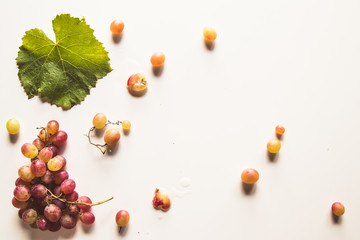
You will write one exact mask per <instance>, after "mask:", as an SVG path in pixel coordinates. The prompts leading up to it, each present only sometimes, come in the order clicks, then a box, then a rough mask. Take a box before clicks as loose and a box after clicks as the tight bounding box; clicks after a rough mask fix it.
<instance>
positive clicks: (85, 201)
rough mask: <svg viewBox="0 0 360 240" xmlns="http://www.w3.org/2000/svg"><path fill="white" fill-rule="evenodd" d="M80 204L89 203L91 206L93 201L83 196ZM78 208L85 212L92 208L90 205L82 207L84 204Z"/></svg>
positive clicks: (80, 198)
mask: <svg viewBox="0 0 360 240" xmlns="http://www.w3.org/2000/svg"><path fill="white" fill-rule="evenodd" d="M78 202H79V203H89V204H91V203H92V201H91V199H90V198H89V197H87V196H81V197H79V198H78ZM78 207H79V208H80V209H81V210H83V211H89V210H90V209H91V206H88V205H82V204H79V205H78Z"/></svg>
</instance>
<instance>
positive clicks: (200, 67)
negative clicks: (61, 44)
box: [0, 0, 360, 240]
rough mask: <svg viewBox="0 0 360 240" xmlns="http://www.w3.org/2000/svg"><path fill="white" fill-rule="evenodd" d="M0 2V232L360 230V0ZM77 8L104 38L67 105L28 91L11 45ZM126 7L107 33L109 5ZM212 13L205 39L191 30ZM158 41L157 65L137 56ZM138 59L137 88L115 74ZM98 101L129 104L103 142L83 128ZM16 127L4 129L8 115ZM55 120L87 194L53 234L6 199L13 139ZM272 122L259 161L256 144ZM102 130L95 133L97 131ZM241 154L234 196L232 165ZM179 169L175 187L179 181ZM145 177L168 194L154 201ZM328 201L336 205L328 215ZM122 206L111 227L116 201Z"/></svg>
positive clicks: (117, 107)
mask: <svg viewBox="0 0 360 240" xmlns="http://www.w3.org/2000/svg"><path fill="white" fill-rule="evenodd" d="M0 5H1V7H0V32H1V40H0V43H1V44H0V66H1V81H0V84H1V85H0V102H1V116H0V118H1V119H0V123H1V128H0V145H1V146H2V150H1V153H2V155H1V161H2V163H1V174H0V184H1V189H2V194H1V196H0V203H1V204H0V206H1V210H0V212H1V217H0V232H1V234H2V238H4V239H5V238H6V239H70V238H73V239H124V240H125V239H134V240H135V239H139V240H140V239H141V240H169V239H172V240H180V239H181V240H183V239H207V240H218V239H227V240H232V239H359V238H360V227H359V222H360V205H359V202H360V194H359V188H360V161H359V155H360V148H359V142H360V125H359V123H360V112H359V111H360V109H359V102H360V94H359V91H360V81H359V79H360V71H359V65H360V33H359V31H360V25H359V23H360V15H359V12H360V2H359V1H358V0H344V1H336V0H303V1H285V0H271V1H269V0H254V1H243V0H241V1H240V0H237V1H235V0H234V1H190V0H183V1H176V2H175V1H174V2H172V1H166V0H164V1H160V0H152V1H67V0H64V1H48V0H47V1H2V2H1V4H0ZM61 13H70V14H71V15H72V16H75V17H82V16H84V17H85V18H86V22H87V23H88V24H90V26H91V27H92V28H93V29H94V30H95V33H94V34H95V36H96V37H97V38H98V39H99V40H100V41H101V42H103V43H104V47H105V49H106V50H107V51H108V52H109V56H110V58H111V61H110V63H111V67H112V68H113V69H114V70H113V71H112V72H111V73H110V74H108V76H106V77H105V78H104V79H101V80H99V81H98V84H97V86H96V88H93V89H92V90H91V94H90V95H89V96H87V97H86V99H85V101H83V102H82V103H81V104H80V105H77V106H74V107H73V108H72V109H71V110H68V111H64V110H62V109H61V108H58V107H56V106H54V105H50V104H49V103H46V102H42V101H41V100H39V98H38V97H35V98H33V99H30V100H28V99H27V96H26V94H25V93H24V91H23V89H22V87H21V85H20V82H19V80H18V77H17V66H16V61H15V58H16V56H17V51H18V47H19V46H20V45H21V44H22V42H21V38H22V36H23V35H24V33H25V31H26V30H29V29H31V28H35V27H36V28H40V29H43V30H44V31H45V33H46V34H47V35H48V36H49V37H50V38H52V39H53V35H54V34H53V31H52V26H51V21H52V19H53V18H55V16H56V14H61ZM116 18H120V19H123V20H124V22H125V29H124V34H123V37H122V39H121V41H120V42H119V43H114V42H113V40H112V36H111V33H110V30H109V26H110V23H111V21H112V20H114V19H116ZM205 25H210V26H213V27H215V28H216V30H217V33H218V38H217V39H216V44H215V47H214V49H213V50H208V49H207V48H206V47H205V44H204V41H203V36H202V29H203V27H204V26H205ZM157 50H161V51H163V52H164V53H165V54H166V58H167V59H166V63H165V68H164V70H163V72H162V74H161V76H159V77H156V76H155V75H154V74H153V72H152V68H151V65H150V56H151V55H152V53H153V52H155V51H157ZM137 72H140V73H144V74H145V75H146V78H147V80H148V83H149V87H148V92H147V93H146V95H145V96H143V97H140V98H136V97H133V96H131V95H130V94H129V93H128V92H127V89H126V81H127V79H128V77H129V76H130V75H131V74H133V73H137ZM97 112H103V113H105V114H106V115H107V116H108V118H109V119H110V120H114V121H115V120H124V119H129V120H130V121H131V122H132V129H131V132H130V134H129V135H128V136H124V135H123V134H122V137H121V140H120V145H119V147H118V149H117V150H116V151H115V152H114V153H113V154H112V155H105V156H103V155H102V154H101V153H100V152H99V151H98V150H97V149H96V148H95V147H93V146H90V145H89V144H88V142H87V139H86V137H84V136H83V134H85V133H87V131H88V129H89V128H90V127H91V125H92V118H93V116H94V115H95V113H97ZM12 117H15V118H17V119H18V120H19V121H20V124H21V132H20V134H19V136H18V138H17V139H16V141H10V138H9V135H8V133H7V131H6V128H5V123H6V121H7V120H8V119H9V118H12ZM51 119H56V120H58V121H59V122H60V127H61V129H63V130H65V131H67V133H68V135H69V138H68V143H67V146H66V149H65V151H64V156H65V157H66V158H67V160H68V164H67V170H68V172H69V174H70V177H71V178H72V179H74V180H75V181H76V183H77V188H76V190H77V191H78V192H79V193H80V195H88V196H90V197H91V198H92V199H93V201H101V200H103V199H106V198H108V197H110V196H114V198H115V199H114V200H112V201H111V202H108V203H106V204H103V205H100V206H96V207H94V209H93V212H94V214H95V216H96V222H95V224H94V226H93V227H90V228H87V227H83V226H82V224H81V223H80V222H79V223H78V226H77V227H76V229H75V230H61V231H60V232H57V233H50V232H41V231H39V230H35V229H31V228H30V227H29V226H26V225H25V224H23V223H22V222H21V220H20V219H19V218H18V216H17V209H15V208H14V207H13V206H12V205H11V199H12V197H13V189H14V187H15V185H14V181H15V179H16V178H17V170H18V168H19V167H20V166H22V165H25V164H29V161H28V160H27V159H25V157H23V156H22V154H21V152H20V147H21V145H22V144H23V143H25V142H31V141H32V140H33V139H34V138H35V137H36V135H37V133H38V132H37V130H36V129H35V128H36V127H39V126H44V125H45V124H46V123H47V122H48V121H49V120H51ZM278 124H282V125H284V126H285V128H286V132H285V135H284V137H283V139H282V149H281V151H280V153H279V154H278V155H277V158H276V159H275V160H274V161H270V160H269V158H268V156H267V151H266V143H267V141H268V140H270V139H271V138H273V137H274V128H275V126H276V125H278ZM97 140H99V141H101V138H99V139H97ZM247 167H253V168H256V169H257V170H258V171H259V173H260V180H259V181H258V183H257V184H256V188H255V189H254V192H252V193H251V194H249V195H247V194H245V193H244V190H243V188H242V185H241V179H240V175H241V172H242V170H243V169H245V168H247ZM183 178H187V179H189V180H190V181H191V184H190V186H188V187H184V186H183V185H182V184H181V181H182V179H183ZM156 187H160V188H161V189H163V190H165V191H167V192H168V193H169V194H170V195H171V196H172V203H173V204H172V208H171V209H170V211H168V212H166V213H163V212H159V211H156V210H154V209H153V207H152V205H151V200H152V197H153V192H154V190H155V188H156ZM334 201H341V202H342V203H343V204H344V205H345V208H346V212H345V215H344V216H343V217H342V218H341V219H340V221H339V222H338V223H335V222H334V221H333V219H332V217H331V214H330V207H331V204H332V203H333V202H334ZM120 209H126V210H128V211H129V212H130V224H129V226H128V227H127V229H126V230H125V231H124V232H123V234H122V235H119V233H118V231H117V228H116V224H115V214H116V212H117V211H118V210H120Z"/></svg>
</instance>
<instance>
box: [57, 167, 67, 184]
mask: <svg viewBox="0 0 360 240" xmlns="http://www.w3.org/2000/svg"><path fill="white" fill-rule="evenodd" d="M68 178H69V173H68V172H67V171H65V170H60V171H58V172H55V173H54V181H55V184H61V183H62V182H63V181H65V180H66V179H68Z"/></svg>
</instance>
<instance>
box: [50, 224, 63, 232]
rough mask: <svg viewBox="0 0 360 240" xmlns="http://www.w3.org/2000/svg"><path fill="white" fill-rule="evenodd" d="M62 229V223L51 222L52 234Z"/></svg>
mask: <svg viewBox="0 0 360 240" xmlns="http://www.w3.org/2000/svg"><path fill="white" fill-rule="evenodd" d="M60 229H61V224H60V222H49V231H50V232H57V231H59V230H60Z"/></svg>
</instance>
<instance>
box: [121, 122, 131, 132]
mask: <svg viewBox="0 0 360 240" xmlns="http://www.w3.org/2000/svg"><path fill="white" fill-rule="evenodd" d="M121 126H122V128H123V129H124V130H125V131H126V130H130V127H131V123H130V121H129V120H124V121H122V123H121Z"/></svg>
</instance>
